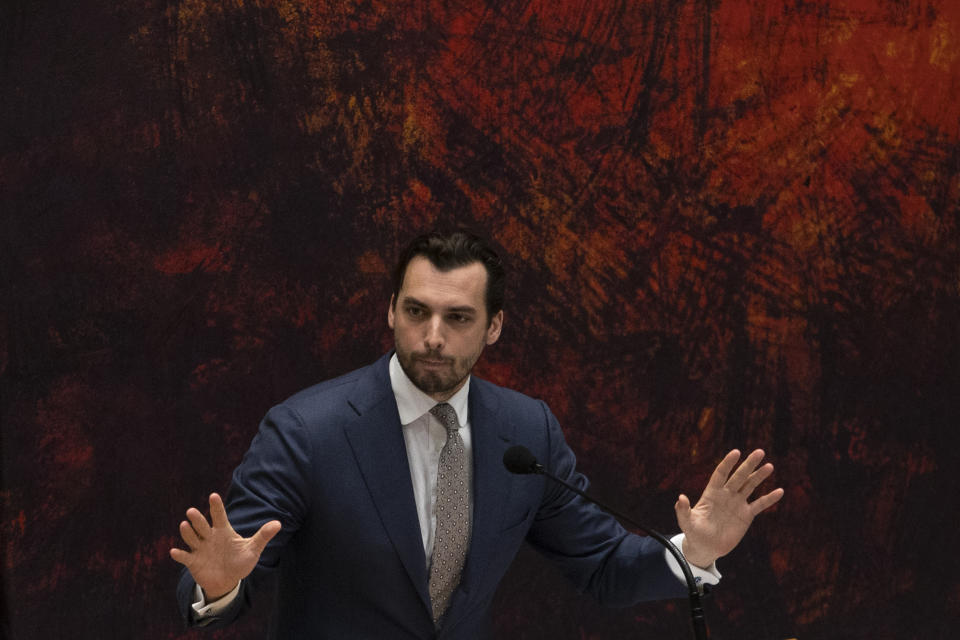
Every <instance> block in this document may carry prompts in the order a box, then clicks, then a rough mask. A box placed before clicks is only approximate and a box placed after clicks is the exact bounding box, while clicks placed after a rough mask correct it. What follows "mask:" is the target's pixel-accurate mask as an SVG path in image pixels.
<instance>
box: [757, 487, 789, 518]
mask: <svg viewBox="0 0 960 640" xmlns="http://www.w3.org/2000/svg"><path fill="white" fill-rule="evenodd" d="M782 497H783V489H774V490H773V491H771V492H770V493H768V494H766V495H763V496H760V497H759V498H757V499H756V500H754V501H753V502H751V503H750V513H751V514H753V515H754V516H756V515H757V514H758V513H760V512H761V511H763V510H764V509H767V508H769V507H772V506H773V505H775V504H777V503H778V502H779V501H780V498H782Z"/></svg>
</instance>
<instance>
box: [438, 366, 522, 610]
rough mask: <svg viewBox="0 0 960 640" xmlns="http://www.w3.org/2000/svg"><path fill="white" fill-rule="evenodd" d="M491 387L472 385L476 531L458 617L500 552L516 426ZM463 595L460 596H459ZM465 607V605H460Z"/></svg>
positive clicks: (457, 599)
mask: <svg viewBox="0 0 960 640" xmlns="http://www.w3.org/2000/svg"><path fill="white" fill-rule="evenodd" d="M491 389H492V387H491V385H490V384H489V383H487V382H485V381H483V380H478V379H477V378H473V380H472V381H471V383H470V399H469V402H470V428H471V439H472V441H473V445H472V447H473V532H472V534H471V538H470V550H469V552H468V555H467V563H466V566H465V568H464V574H463V577H462V578H461V581H460V588H459V589H458V590H457V593H455V594H454V599H453V601H452V602H451V605H450V610H449V612H448V615H449V616H451V617H455V616H456V611H455V609H457V608H458V603H462V601H464V600H467V599H468V598H469V595H470V593H471V591H475V590H476V587H477V586H478V585H479V584H480V583H481V582H482V580H483V572H484V568H485V567H486V566H488V565H489V564H490V563H489V559H490V558H492V557H493V556H495V555H496V554H497V553H498V546H497V545H498V536H497V533H498V532H499V531H500V525H501V520H502V517H501V516H502V514H501V508H502V506H503V497H504V496H505V495H506V494H507V492H508V483H509V476H508V474H507V472H506V470H505V469H504V468H503V452H504V451H505V450H506V448H507V446H508V443H509V442H510V440H511V439H512V437H513V426H512V425H511V424H510V423H509V420H507V419H506V417H505V416H503V415H501V412H500V406H499V402H498V400H497V397H496V395H495V394H494V393H492V392H491ZM458 596H459V597H458ZM460 606H462V604H460Z"/></svg>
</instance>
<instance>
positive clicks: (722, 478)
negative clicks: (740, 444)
mask: <svg viewBox="0 0 960 640" xmlns="http://www.w3.org/2000/svg"><path fill="white" fill-rule="evenodd" d="M739 459H740V452H739V451H737V450H736V449H734V450H733V451H731V452H730V453H728V454H727V455H725V456H724V457H723V460H721V461H720V464H718V465H717V468H716V469H714V470H713V474H712V475H711V476H710V481H709V482H708V483H707V488H709V489H717V490H720V489H722V488H723V485H724V484H726V482H727V478H729V477H730V472H731V471H732V470H733V466H734V465H735V464H737V460H739Z"/></svg>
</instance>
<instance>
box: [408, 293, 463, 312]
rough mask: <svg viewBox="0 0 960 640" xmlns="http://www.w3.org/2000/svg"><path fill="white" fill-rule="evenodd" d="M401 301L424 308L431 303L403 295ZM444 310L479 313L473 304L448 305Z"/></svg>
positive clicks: (428, 306)
mask: <svg viewBox="0 0 960 640" xmlns="http://www.w3.org/2000/svg"><path fill="white" fill-rule="evenodd" d="M400 302H401V304H412V305H416V306H418V307H424V308H427V309H429V308H430V305H428V304H427V303H425V302H422V301H420V300H417V299H416V298H414V297H413V296H404V297H403V300H401V301H400ZM444 311H445V312H446V313H451V312H452V313H473V314H475V313H477V309H476V307H472V306H470V305H462V306H459V307H446V308H445V309H444Z"/></svg>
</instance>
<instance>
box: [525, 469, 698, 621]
mask: <svg viewBox="0 0 960 640" xmlns="http://www.w3.org/2000/svg"><path fill="white" fill-rule="evenodd" d="M528 455H529V453H528ZM531 457H532V456H531ZM508 468H509V467H508ZM511 471H513V472H514V473H517V471H514V470H513V469H511ZM531 472H532V473H539V474H540V475H542V476H546V477H547V478H550V479H551V480H553V481H554V482H556V483H559V484H560V485H562V486H564V487H566V488H567V489H569V490H570V491H573V492H574V493H575V494H577V495H578V496H581V497H582V498H584V499H585V500H588V501H589V502H592V503H593V504H595V505H597V506H598V507H600V508H601V509H603V510H604V511H606V512H607V513H609V514H611V515H613V516H614V517H616V518H619V519H620V520H622V521H624V522H626V523H627V524H629V525H631V526H633V527H635V528H637V529H639V530H640V531H643V532H644V533H646V534H647V535H648V536H650V537H651V538H653V539H654V540H656V541H657V542H659V543H660V544H662V545H663V546H664V547H666V549H667V551H669V552H670V554H671V555H672V556H673V557H674V558H676V560H677V562H678V563H679V564H680V568H681V569H682V570H683V577H684V579H686V581H687V590H688V591H689V593H688V597H689V599H690V617H691V620H692V622H693V636H694V638H696V639H697V640H708V638H709V635H708V633H707V621H706V619H705V618H704V616H703V607H702V606H701V604H700V595H701V594H700V587H699V586H698V585H697V581H696V578H694V577H693V572H692V571H690V564H689V563H688V562H687V559H686V558H684V557H683V554H682V553H680V550H679V549H677V545H675V544H673V543H672V542H670V540H669V539H668V538H667V537H666V536H664V535H663V534H661V533H659V532H657V531H654V530H653V529H650V528H648V527H645V526H643V525H642V524H640V523H639V522H636V521H634V520H633V519H632V518H628V517H627V516H625V515H623V514H622V513H620V512H618V511H617V510H615V509H612V508H611V507H608V506H607V505H605V504H603V503H602V502H600V501H599V500H597V499H595V498H593V497H591V496H589V495H587V494H586V493H584V492H583V491H581V490H580V489H578V488H576V487H575V486H573V485H572V484H570V483H568V482H565V481H563V480H561V479H560V478H558V477H557V476H555V475H553V474H552V473H550V472H548V471H547V470H546V469H545V468H544V467H543V465H542V464H540V463H538V462H536V461H535V460H534V461H533V463H532V465H531V466H530V468H529V471H526V473H531Z"/></svg>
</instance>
